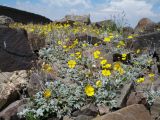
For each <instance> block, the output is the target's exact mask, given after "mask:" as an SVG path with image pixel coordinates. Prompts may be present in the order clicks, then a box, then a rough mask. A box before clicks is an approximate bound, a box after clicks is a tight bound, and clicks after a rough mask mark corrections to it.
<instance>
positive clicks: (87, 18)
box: [60, 15, 91, 24]
mask: <svg viewBox="0 0 160 120" xmlns="http://www.w3.org/2000/svg"><path fill="white" fill-rule="evenodd" d="M60 21H74V22H81V23H85V24H90V23H91V20H90V15H83V16H79V15H66V16H65V18H63V19H62V20H60Z"/></svg>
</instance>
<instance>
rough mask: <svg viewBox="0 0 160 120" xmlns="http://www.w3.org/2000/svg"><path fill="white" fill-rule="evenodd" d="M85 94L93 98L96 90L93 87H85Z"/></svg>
mask: <svg viewBox="0 0 160 120" xmlns="http://www.w3.org/2000/svg"><path fill="white" fill-rule="evenodd" d="M85 93H86V95H87V96H93V95H94V88H93V87H92V86H91V85H87V86H86V87H85Z"/></svg>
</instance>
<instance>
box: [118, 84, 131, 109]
mask: <svg viewBox="0 0 160 120" xmlns="http://www.w3.org/2000/svg"><path fill="white" fill-rule="evenodd" d="M133 89H134V82H131V83H129V84H126V85H125V86H124V87H123V88H122V90H121V95H120V96H118V97H117V108H123V107H125V106H126V103H127V98H128V96H129V95H130V93H131V91H132V90H133Z"/></svg>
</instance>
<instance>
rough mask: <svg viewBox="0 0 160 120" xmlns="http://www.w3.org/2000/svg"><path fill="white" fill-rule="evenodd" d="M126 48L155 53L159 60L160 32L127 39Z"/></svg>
mask: <svg viewBox="0 0 160 120" xmlns="http://www.w3.org/2000/svg"><path fill="white" fill-rule="evenodd" d="M126 43H127V47H128V48H132V49H133V50H137V49H140V50H151V51H154V52H156V53H157V55H158V56H159V58H160V32H153V33H148V34H144V35H140V36H137V37H135V38H134V39H129V40H127V41H126Z"/></svg>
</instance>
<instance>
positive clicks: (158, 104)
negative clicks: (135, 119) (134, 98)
mask: <svg viewBox="0 0 160 120" xmlns="http://www.w3.org/2000/svg"><path fill="white" fill-rule="evenodd" d="M150 111H151V117H152V120H160V97H158V98H157V99H156V100H155V102H154V103H153V105H152V106H151V108H150Z"/></svg>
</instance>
